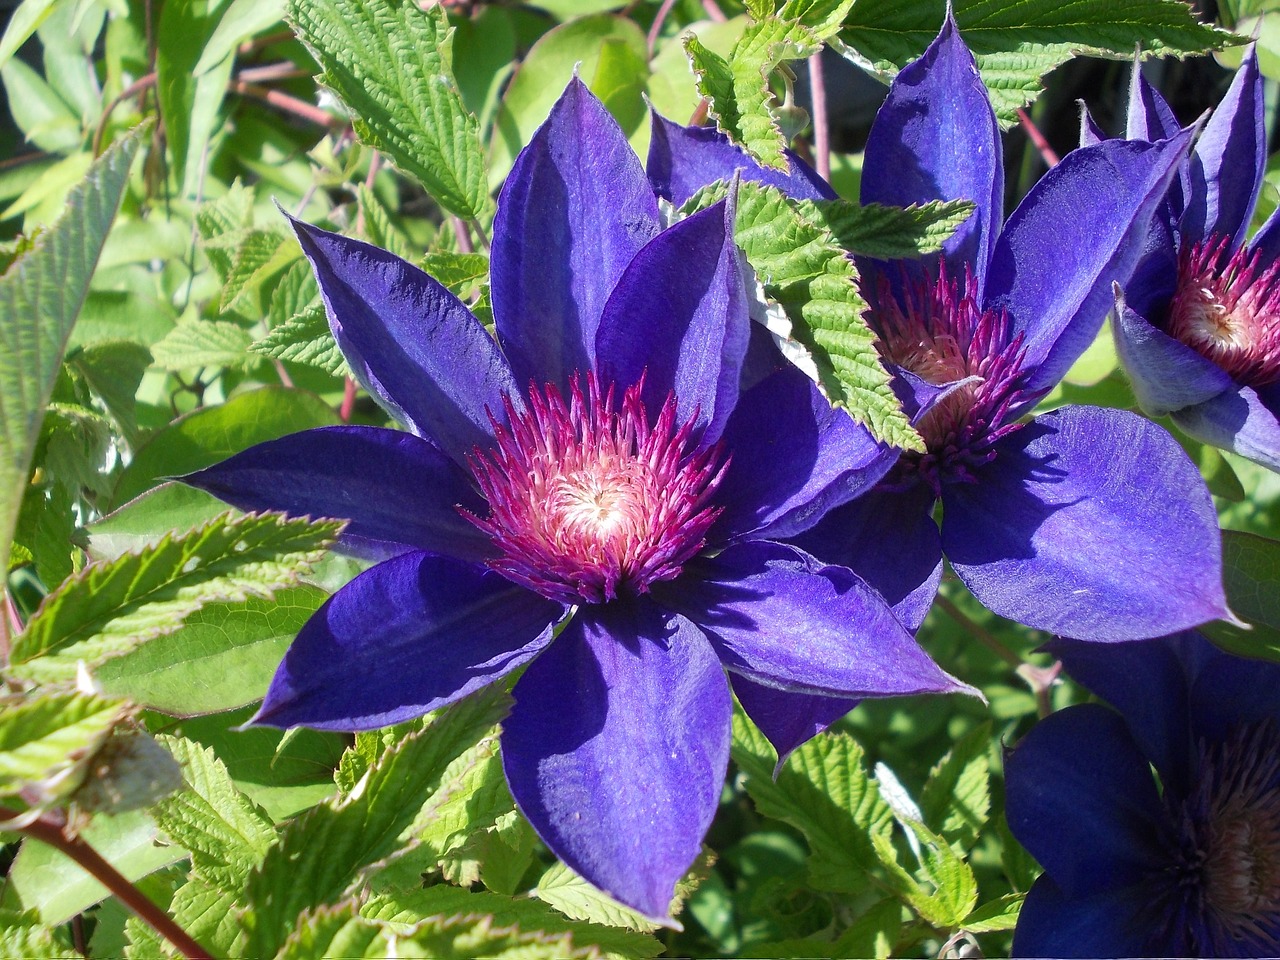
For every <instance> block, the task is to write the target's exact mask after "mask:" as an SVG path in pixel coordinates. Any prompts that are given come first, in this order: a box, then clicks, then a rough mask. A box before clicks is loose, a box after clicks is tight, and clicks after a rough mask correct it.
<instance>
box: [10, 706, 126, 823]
mask: <svg viewBox="0 0 1280 960" xmlns="http://www.w3.org/2000/svg"><path fill="white" fill-rule="evenodd" d="M3 706H4V709H3V710H0V796H4V797H11V796H14V795H16V794H17V793H18V792H19V791H20V790H22V788H23V786H24V785H28V784H37V783H38V784H41V786H40V787H39V792H40V793H42V794H45V795H47V797H48V799H54V798H56V797H60V796H67V795H69V794H70V793H72V792H73V791H74V790H75V789H76V787H77V786H79V784H80V781H81V780H83V778H84V774H85V764H86V762H87V761H88V760H89V758H90V757H92V755H93V754H94V753H96V752H97V750H98V748H99V747H101V746H102V744H103V743H104V742H105V741H106V738H107V737H108V736H109V735H110V733H111V731H112V730H113V729H114V728H115V726H116V725H117V724H118V723H120V721H121V720H122V719H124V717H125V716H126V715H127V713H128V712H129V711H128V708H127V706H126V705H125V704H124V703H122V702H121V701H119V700H105V699H103V698H101V697H95V696H91V695H89V694H84V693H60V694H50V695H46V696H32V697H28V698H20V697H16V696H13V697H6V698H4V701H3Z"/></svg>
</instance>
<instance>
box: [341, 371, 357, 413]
mask: <svg viewBox="0 0 1280 960" xmlns="http://www.w3.org/2000/svg"><path fill="white" fill-rule="evenodd" d="M355 405H356V382H355V381H354V380H352V379H351V378H350V377H347V382H346V383H344V384H343V385H342V406H341V407H339V408H338V419H339V420H341V421H342V422H343V423H350V422H351V411H352V409H353V408H354V407H355Z"/></svg>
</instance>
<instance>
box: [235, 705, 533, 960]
mask: <svg viewBox="0 0 1280 960" xmlns="http://www.w3.org/2000/svg"><path fill="white" fill-rule="evenodd" d="M509 708H510V699H509V698H508V697H507V695H506V694H505V692H504V691H503V690H502V689H501V686H500V685H495V686H493V687H490V688H489V689H487V690H484V691H481V692H479V693H476V694H473V695H471V696H470V697H467V698H466V699H464V700H462V701H459V702H458V703H456V704H454V705H453V706H451V707H448V708H447V709H445V710H443V711H441V712H440V713H439V714H437V715H435V716H434V718H433V719H432V720H431V721H430V722H429V723H426V724H425V725H423V726H422V727H421V729H419V730H416V731H414V732H412V733H410V734H409V735H408V736H406V737H404V739H402V740H401V741H400V742H399V743H397V744H396V745H395V746H394V747H392V748H391V749H390V750H388V751H386V752H385V753H384V754H383V755H382V756H381V757H380V758H379V760H378V762H377V764H376V765H375V766H374V767H372V768H371V769H370V770H369V772H368V774H367V775H366V777H365V779H364V781H363V783H362V785H361V787H360V788H359V789H358V790H357V791H356V792H355V793H354V794H352V795H351V796H349V797H347V798H346V799H344V800H339V801H335V802H332V803H328V804H324V805H322V806H319V807H315V808H313V809H311V810H310V811H308V812H307V813H305V814H303V815H302V816H301V817H299V818H297V819H296V820H293V821H291V822H290V823H289V824H288V825H286V826H285V828H284V829H283V830H282V831H281V834H280V841H279V843H278V844H277V845H276V846H274V847H272V848H271V850H270V851H269V852H268V853H267V856H266V859H265V860H264V861H263V863H262V866H261V868H260V869H258V870H256V871H254V873H253V874H252V875H251V876H250V878H249V882H248V884H247V886H246V889H245V895H246V899H247V903H248V904H249V906H250V907H251V908H252V911H253V912H252V913H250V914H249V915H248V916H247V917H246V923H247V925H248V927H249V941H248V954H249V955H250V956H271V955H273V954H274V953H275V952H276V951H277V950H278V949H279V948H280V946H281V945H282V944H283V942H284V940H285V938H286V937H287V936H288V932H289V930H290V929H292V928H293V926H294V924H295V922H296V920H297V918H298V915H299V914H300V913H302V912H303V911H304V910H310V909H312V908H315V907H318V906H323V905H324V904H328V903H334V902H336V901H337V900H339V899H340V898H341V897H342V894H343V893H344V891H346V890H347V889H348V888H349V887H351V886H352V884H354V883H357V882H358V881H359V878H360V876H361V874H362V872H363V871H365V870H366V868H368V867H370V866H372V865H374V864H376V863H377V862H378V861H380V860H382V859H384V858H386V857H388V856H390V855H391V854H392V853H394V852H395V851H396V850H397V849H398V848H399V847H400V845H401V843H400V840H399V837H400V835H401V834H402V833H403V832H404V831H405V830H406V829H407V828H409V827H410V826H411V825H412V824H413V823H414V821H415V820H416V819H417V817H418V814H419V811H420V810H421V808H422V806H423V803H424V801H426V800H427V799H428V798H430V797H431V796H432V795H433V794H434V793H435V791H436V789H437V788H438V786H439V783H440V779H441V777H442V776H443V775H444V773H445V771H446V769H447V768H448V766H449V764H450V763H451V762H452V761H453V760H454V759H455V758H456V757H457V756H458V755H459V754H461V753H462V752H464V751H465V750H466V749H467V748H468V747H470V746H471V745H472V744H473V743H475V741H476V740H477V739H478V738H479V737H480V736H482V735H483V734H484V733H485V732H486V731H487V730H489V729H490V728H491V727H492V726H493V725H494V724H495V723H497V722H498V721H499V720H500V719H501V718H502V717H503V716H504V715H505V714H506V712H507V710H508V709H509Z"/></svg>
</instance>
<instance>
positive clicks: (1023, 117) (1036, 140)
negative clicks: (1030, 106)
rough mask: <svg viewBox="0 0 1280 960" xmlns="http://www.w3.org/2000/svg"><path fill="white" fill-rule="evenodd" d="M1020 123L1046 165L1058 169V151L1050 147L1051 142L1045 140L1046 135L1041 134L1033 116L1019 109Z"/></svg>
mask: <svg viewBox="0 0 1280 960" xmlns="http://www.w3.org/2000/svg"><path fill="white" fill-rule="evenodd" d="M1018 122H1019V123H1021V124H1022V129H1023V130H1025V131H1026V132H1027V136H1028V137H1029V138H1030V140H1031V144H1032V146H1034V147H1035V148H1036V149H1037V150H1039V151H1040V156H1041V157H1043V158H1044V162H1045V164H1046V165H1048V166H1050V167H1056V166H1057V165H1058V159H1059V158H1058V154H1057V151H1055V150H1054V149H1053V147H1051V146H1049V141H1048V140H1046V139H1045V138H1044V134H1043V133H1041V132H1040V128H1039V127H1037V126H1036V123H1035V121H1034V120H1032V119H1031V115H1030V114H1029V113H1027V111H1025V110H1023V109H1022V108H1021V107H1019V108H1018Z"/></svg>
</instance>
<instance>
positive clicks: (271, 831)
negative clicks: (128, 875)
mask: <svg viewBox="0 0 1280 960" xmlns="http://www.w3.org/2000/svg"><path fill="white" fill-rule="evenodd" d="M159 741H160V743H161V744H162V745H163V746H164V747H166V748H167V749H168V750H169V751H170V752H171V753H172V754H173V756H174V758H175V759H176V760H177V761H178V762H179V763H180V764H181V765H182V768H183V778H184V779H185V781H186V788H185V789H183V790H180V791H179V792H177V793H175V794H172V795H171V796H169V797H166V798H165V799H164V800H162V801H160V803H158V804H156V806H155V808H154V809H153V810H152V816H153V817H155V821H156V825H157V826H158V827H159V828H160V830H161V831H163V832H164V833H165V834H166V835H167V836H168V837H169V838H170V839H172V840H173V841H174V842H176V843H178V844H181V845H182V846H183V847H185V848H186V849H187V850H188V851H189V852H190V853H191V869H192V872H193V875H194V876H196V877H198V878H199V879H201V880H204V881H206V882H207V883H208V884H210V885H211V886H213V887H214V888H215V889H217V890H219V891H221V892H223V893H228V894H236V893H239V892H240V890H241V889H242V888H243V886H244V883H245V881H246V880H247V879H248V876H249V873H250V871H251V870H253V869H254V868H255V867H257V866H258V864H259V863H261V862H262V858H263V857H264V856H266V853H267V850H268V849H270V847H271V845H272V843H274V842H275V838H276V833H275V828H274V826H273V825H272V823H271V820H270V818H268V817H267V815H266V814H265V813H264V812H263V811H262V808H260V807H259V806H257V805H256V804H255V803H253V802H252V801H251V800H249V798H248V797H246V796H245V795H244V794H243V793H241V792H240V791H239V790H237V789H236V788H235V785H234V784H233V783H232V782H231V777H230V775H229V774H228V773H227V768H226V767H225V766H223V764H222V761H221V760H219V759H218V758H217V756H216V755H215V754H214V752H213V751H212V750H210V749H208V748H207V747H202V746H200V745H199V744H198V743H193V742H192V741H190V740H185V739H182V738H181V737H160V738H159Z"/></svg>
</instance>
